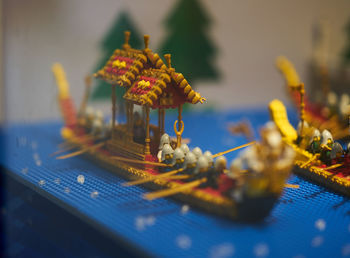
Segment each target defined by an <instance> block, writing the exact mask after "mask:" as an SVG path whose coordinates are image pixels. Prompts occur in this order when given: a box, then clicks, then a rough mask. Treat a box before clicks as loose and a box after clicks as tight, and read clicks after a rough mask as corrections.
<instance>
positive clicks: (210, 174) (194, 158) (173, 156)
mask: <svg viewBox="0 0 350 258" xmlns="http://www.w3.org/2000/svg"><path fill="white" fill-rule="evenodd" d="M170 141H171V140H170V137H169V135H168V134H166V133H165V134H163V135H162V137H161V139H160V145H159V152H158V155H157V157H158V160H159V162H161V163H163V164H165V165H167V166H165V167H161V171H162V172H169V171H173V170H180V171H179V172H183V173H184V174H187V175H192V176H204V175H205V176H206V177H207V178H208V179H209V181H211V182H212V183H213V184H214V185H215V178H217V176H218V175H220V174H222V173H224V171H225V170H226V165H227V160H226V158H225V157H224V156H219V157H217V158H216V159H215V164H214V158H213V155H212V153H211V152H210V151H205V152H204V153H203V152H202V150H201V149H200V148H199V147H195V148H194V149H193V150H192V151H190V149H189V147H188V146H187V144H185V143H183V144H181V146H180V147H177V148H175V150H174V149H173V148H172V146H171V144H170ZM210 179H213V180H210Z"/></svg>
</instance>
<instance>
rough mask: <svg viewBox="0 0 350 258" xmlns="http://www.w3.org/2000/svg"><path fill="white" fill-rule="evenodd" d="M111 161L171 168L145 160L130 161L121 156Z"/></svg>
mask: <svg viewBox="0 0 350 258" xmlns="http://www.w3.org/2000/svg"><path fill="white" fill-rule="evenodd" d="M111 159H115V160H119V161H125V162H128V163H137V164H144V165H152V166H158V167H170V166H171V165H167V164H164V163H160V162H151V161H145V160H137V159H128V158H124V157H119V156H113V157H111Z"/></svg>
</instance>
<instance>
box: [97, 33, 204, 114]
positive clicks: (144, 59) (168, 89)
mask: <svg viewBox="0 0 350 258" xmlns="http://www.w3.org/2000/svg"><path fill="white" fill-rule="evenodd" d="M128 40H129V35H128V34H127V33H126V41H125V44H124V45H123V49H117V50H115V51H114V53H113V55H112V56H111V57H110V59H109V60H108V61H107V63H106V65H105V66H104V67H103V68H102V69H101V70H99V71H98V72H97V73H96V74H95V77H97V78H100V79H102V80H105V81H107V82H109V83H111V84H118V85H120V86H121V87H125V88H126V89H127V91H126V93H125V95H124V99H126V100H129V101H132V102H134V103H135V104H139V105H147V106H150V107H152V108H174V107H177V106H179V105H181V104H184V103H185V102H188V103H192V104H196V103H198V102H200V103H203V102H204V101H205V98H203V97H202V96H201V95H200V94H199V93H198V92H195V91H194V90H193V89H192V87H191V86H190V85H189V84H188V82H187V81H186V79H185V78H184V76H183V75H182V74H181V73H177V72H175V69H174V68H172V67H171V65H170V55H167V61H168V66H166V65H165V64H164V62H163V61H162V59H161V58H160V57H159V55H158V54H156V53H153V52H152V50H150V49H149V48H148V40H149V38H148V36H145V46H146V47H145V49H144V50H137V49H133V48H131V47H130V45H129V44H128Z"/></svg>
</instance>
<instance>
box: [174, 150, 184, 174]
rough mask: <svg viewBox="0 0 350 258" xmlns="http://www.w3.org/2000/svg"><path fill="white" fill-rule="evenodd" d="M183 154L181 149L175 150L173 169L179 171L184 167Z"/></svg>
mask: <svg viewBox="0 0 350 258" xmlns="http://www.w3.org/2000/svg"><path fill="white" fill-rule="evenodd" d="M184 161H185V154H184V153H183V151H182V150H181V148H176V149H175V151H174V155H173V160H172V165H173V169H180V168H182V167H183V166H184Z"/></svg>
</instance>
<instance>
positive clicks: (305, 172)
mask: <svg viewBox="0 0 350 258" xmlns="http://www.w3.org/2000/svg"><path fill="white" fill-rule="evenodd" d="M278 63H279V65H278V66H279V68H280V69H281V71H282V72H283V74H284V76H285V78H286V81H287V84H288V87H289V88H290V89H291V90H296V92H298V91H299V94H300V95H299V97H298V96H296V95H293V96H294V100H296V103H297V104H298V107H299V108H300V122H299V125H298V128H297V130H296V129H294V128H293V126H292V125H291V124H290V123H289V121H288V117H287V112H286V108H285V106H284V105H283V103H282V102H281V101H279V100H274V101H272V102H271V103H270V105H269V108H270V113H271V118H272V120H273V121H274V122H275V123H276V125H277V127H278V129H279V130H280V132H281V134H282V135H283V137H284V139H285V141H286V142H287V143H288V144H289V145H291V146H292V147H293V148H294V150H295V151H296V153H297V157H296V161H295V165H296V166H295V168H294V170H293V171H294V172H295V173H297V174H299V175H302V176H304V177H306V178H308V179H310V180H311V181H313V182H317V183H318V184H320V185H322V186H325V187H328V188H330V189H332V190H333V191H336V192H338V193H341V194H343V195H346V196H350V143H349V142H347V141H346V139H349V138H348V136H349V128H347V129H346V128H343V127H342V126H341V125H340V124H339V122H338V120H337V118H336V117H334V119H333V118H330V119H327V118H326V117H325V116H321V113H320V112H319V111H317V109H315V106H313V105H312V104H310V103H309V102H307V100H306V99H305V98H304V94H305V89H304V84H303V83H300V81H299V77H298V75H297V73H296V71H295V69H294V67H293V66H292V65H291V63H290V62H289V61H288V60H287V59H285V58H282V59H280V60H279V61H278Z"/></svg>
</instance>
